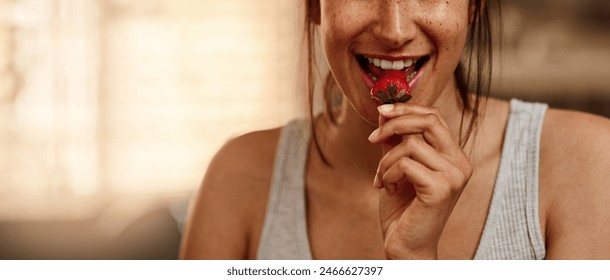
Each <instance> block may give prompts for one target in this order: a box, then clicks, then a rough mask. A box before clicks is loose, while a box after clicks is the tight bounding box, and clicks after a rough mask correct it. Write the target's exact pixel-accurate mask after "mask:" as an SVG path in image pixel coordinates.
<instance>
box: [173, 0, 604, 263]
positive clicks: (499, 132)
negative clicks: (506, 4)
mask: <svg viewBox="0 0 610 280" xmlns="http://www.w3.org/2000/svg"><path fill="white" fill-rule="evenodd" d="M488 10H489V5H487V3H486V1H484V0H470V1H469V0H451V1H432V0H431V1H418V0H402V1H401V0H376V1H356V0H308V1H307V3H306V23H307V25H306V26H307V27H308V30H309V32H308V40H309V41H308V42H309V46H310V49H309V58H310V59H309V62H310V65H309V70H310V71H309V74H310V82H311V81H313V79H312V77H313V76H312V73H313V70H312V67H313V66H312V61H313V59H312V57H313V50H312V49H313V48H312V47H311V46H313V43H312V42H313V39H312V36H313V34H314V33H315V32H313V31H314V30H318V31H319V35H320V40H321V43H322V46H323V49H324V54H325V57H326V61H327V62H328V66H329V69H330V72H331V73H332V76H331V79H329V81H330V84H328V86H326V87H325V88H326V89H327V91H330V90H332V88H333V85H334V84H335V83H336V86H337V88H338V89H339V90H340V92H341V93H342V94H343V100H342V102H341V104H340V105H339V106H337V107H335V108H331V107H332V106H328V109H327V110H326V112H325V113H323V114H321V115H319V116H317V117H315V118H314V117H312V121H311V133H308V129H307V128H306V122H305V123H304V122H303V121H293V122H291V123H289V124H288V125H286V126H285V127H283V128H279V129H273V130H268V131H259V132H254V133H250V134H247V135H244V136H241V137H238V138H236V139H233V140H231V141H230V142H229V143H227V144H226V145H225V146H224V147H223V148H222V149H221V150H220V151H219V152H218V154H217V156H216V157H215V158H214V160H213V161H212V163H211V164H210V166H209V169H208V171H207V173H206V178H205V179H204V182H203V186H202V189H201V192H200V194H199V196H198V198H197V200H196V201H195V204H194V206H193V209H192V213H191V217H190V222H189V224H188V226H187V229H186V234H185V237H184V243H183V248H182V249H183V250H182V258H198V259H255V258H260V259H280V258H287V259H308V258H315V259H386V258H389V259H473V258H476V259H544V258H547V259H597V258H602V259H609V258H610V243H609V242H607V240H606V239H607V236H610V203H608V201H610V188H609V187H608V182H610V172H608V171H607V166H608V164H610V153H609V152H607V150H606V149H605V145H606V144H608V143H610V122H609V121H608V120H607V119H604V118H601V117H597V116H593V115H589V114H585V113H578V112H571V111H564V110H555V109H548V110H547V108H546V106H545V105H543V104H534V103H525V102H520V101H517V100H513V101H510V102H509V101H502V100H497V99H493V98H488V97H486V94H485V92H486V88H488V87H487V86H486V85H485V79H484V76H485V74H486V73H485V71H486V70H487V71H488V70H489V67H487V64H486V61H487V60H486V58H488V57H489V56H490V50H491V46H490V41H491V36H490V31H489V30H490V29H489V24H490V23H489V17H488V13H489V11H488ZM469 35H470V36H469ZM464 53H465V54H466V59H463V54H464ZM468 54H470V55H472V56H469V55H468ZM472 57H474V58H476V59H475V60H473V59H472ZM461 60H462V61H463V62H462V64H461V65H460V61H461ZM396 65H397V66H396ZM393 67H396V68H397V69H399V71H403V72H406V73H412V72H416V74H413V75H410V76H409V80H408V82H409V87H410V92H411V96H412V98H411V100H410V101H409V102H407V103H395V104H386V105H383V106H378V105H379V104H378V103H376V102H375V100H373V99H372V98H371V96H370V94H369V92H370V89H371V88H372V87H373V85H374V83H375V80H377V79H379V78H380V77H379V76H380V75H381V74H383V73H385V71H388V69H390V68H393ZM487 74H488V73H487ZM471 80H472V81H474V85H472V86H469V84H468V82H467V81H471ZM309 87H310V93H311V92H312V91H313V90H311V88H313V82H311V83H310V86H309ZM468 88H472V89H473V92H471V93H469V92H468ZM310 100H311V98H310Z"/></svg>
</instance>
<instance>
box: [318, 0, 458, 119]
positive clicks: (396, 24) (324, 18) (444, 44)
mask: <svg viewBox="0 0 610 280" xmlns="http://www.w3.org/2000/svg"><path fill="white" fill-rule="evenodd" d="M320 9H321V10H320V16H321V18H320V31H321V35H322V44H323V47H324V50H325V53H326V59H327V61H328V64H329V67H330V70H331V72H332V73H333V75H334V77H335V79H336V81H337V83H338V85H339V88H340V89H341V90H342V91H343V93H344V95H345V96H346V98H347V100H348V101H349V102H350V103H351V104H352V106H354V108H355V109H356V111H357V112H358V113H359V114H360V115H361V116H362V117H363V118H364V119H365V120H367V121H368V122H370V123H372V124H376V123H377V118H378V114H377V110H376V107H377V104H376V103H375V102H374V101H373V100H372V99H371V98H370V95H369V91H370V88H371V87H372V86H373V83H374V81H375V80H376V78H378V77H379V76H380V75H381V74H382V73H383V71H384V70H385V69H390V68H392V67H394V69H400V70H402V71H404V72H405V74H407V75H408V76H409V78H408V80H409V85H410V87H411V93H412V96H413V98H412V99H411V101H409V102H411V103H417V104H421V105H427V106H431V105H433V104H434V102H435V101H436V100H437V99H438V97H439V96H440V95H441V93H442V92H443V91H445V90H446V89H447V90H446V91H450V90H451V87H455V86H454V84H453V83H450V81H451V78H452V77H453V72H454V70H455V68H456V67H457V64H458V63H459V61H460V57H461V54H462V51H463V48H464V45H465V42H466V36H467V30H468V15H469V1H468V0H320ZM410 64H412V65H411V66H409V65H410Z"/></svg>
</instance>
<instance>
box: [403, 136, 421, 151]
mask: <svg viewBox="0 0 610 280" xmlns="http://www.w3.org/2000/svg"><path fill="white" fill-rule="evenodd" d="M420 144H421V140H420V139H419V138H417V137H406V139H404V140H403V145H404V146H405V148H407V149H417V148H418V147H419V145H420Z"/></svg>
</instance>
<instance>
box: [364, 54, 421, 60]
mask: <svg viewBox="0 0 610 280" xmlns="http://www.w3.org/2000/svg"><path fill="white" fill-rule="evenodd" d="M356 55H361V56H365V57H370V58H378V59H383V60H389V61H395V60H407V59H412V60H417V59H420V58H422V57H425V55H401V56H393V55H385V54H370V53H358V54H356Z"/></svg>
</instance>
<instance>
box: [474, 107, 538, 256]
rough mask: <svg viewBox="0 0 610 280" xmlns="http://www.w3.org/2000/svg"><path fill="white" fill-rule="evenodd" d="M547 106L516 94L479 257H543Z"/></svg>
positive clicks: (478, 251)
mask: <svg viewBox="0 0 610 280" xmlns="http://www.w3.org/2000/svg"><path fill="white" fill-rule="evenodd" d="M546 109H547V105H546V104H540V103H529V102H523V101H520V100H516V99H513V100H511V103H510V115H509V118H508V123H507V127H506V132H505V136H504V144H503V147H502V156H501V159H500V166H499V169H498V174H497V176H496V183H495V187H494V191H493V195H492V200H491V204H490V207H489V211H488V217H487V221H486V224H485V228H484V230H483V234H482V235H481V240H480V243H479V247H478V249H477V252H476V254H475V259H544V257H545V255H546V251H545V246H544V242H543V238H542V233H541V230H540V219H539V213H538V183H539V178H538V164H539V157H540V137H541V133H542V124H543V120H544V114H545V112H546Z"/></svg>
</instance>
